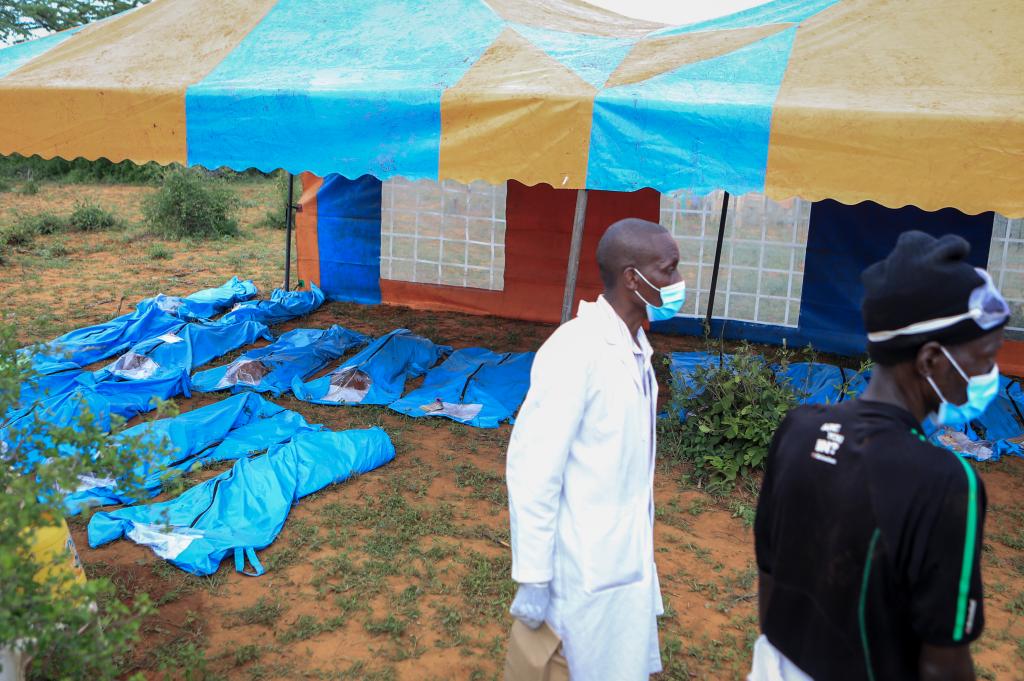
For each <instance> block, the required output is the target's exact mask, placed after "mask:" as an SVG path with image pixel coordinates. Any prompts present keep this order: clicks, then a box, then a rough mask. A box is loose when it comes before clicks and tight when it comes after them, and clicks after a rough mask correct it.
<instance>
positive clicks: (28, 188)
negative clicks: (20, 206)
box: [5, 177, 39, 196]
mask: <svg viewBox="0 0 1024 681" xmlns="http://www.w3.org/2000/svg"><path fill="white" fill-rule="evenodd" d="M5 191H6V190H5ZM18 193H19V194H21V195H23V196H35V195H36V194H38V193H39V183H38V182H36V181H35V180H34V179H32V178H31V177H30V178H28V179H27V180H25V181H24V182H23V183H22V185H21V188H19V189H18Z"/></svg>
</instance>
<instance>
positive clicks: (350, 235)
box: [316, 175, 381, 304]
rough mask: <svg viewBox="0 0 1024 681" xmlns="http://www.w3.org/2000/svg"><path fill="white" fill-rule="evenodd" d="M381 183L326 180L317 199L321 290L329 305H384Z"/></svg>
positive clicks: (367, 178) (371, 179)
mask: <svg viewBox="0 0 1024 681" xmlns="http://www.w3.org/2000/svg"><path fill="white" fill-rule="evenodd" d="M380 197H381V182H380V180H378V179H377V178H376V177H372V176H370V175H364V176H363V177H360V178H358V179H356V180H349V179H347V178H344V177H342V176H341V175H328V176H327V177H325V178H324V182H323V185H322V186H321V187H320V190H319V191H318V192H317V195H316V214H317V244H318V252H319V254H320V288H322V289H323V290H324V293H325V294H326V295H327V298H328V299H329V300H344V301H349V302H355V303H370V304H376V303H379V302H380Z"/></svg>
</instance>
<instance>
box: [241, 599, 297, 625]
mask: <svg viewBox="0 0 1024 681" xmlns="http://www.w3.org/2000/svg"><path fill="white" fill-rule="evenodd" d="M287 610H288V606H286V605H284V604H282V603H281V602H280V601H277V600H271V599H269V598H267V597H266V596H261V597H260V598H259V600H257V601H256V602H255V603H253V604H252V605H250V606H249V607H247V608H241V609H239V610H234V611H232V612H231V613H230V615H231V616H232V617H235V618H237V619H238V621H239V623H240V624H250V625H252V624H259V625H261V626H264V627H273V626H274V625H275V624H277V621H278V620H279V619H281V616H282V615H283V614H284V613H285V612H286V611H287ZM228 626H232V625H231V624H230V623H229V624H228ZM234 626H237V625H234Z"/></svg>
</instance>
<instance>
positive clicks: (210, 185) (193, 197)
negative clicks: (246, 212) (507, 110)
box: [142, 168, 238, 239]
mask: <svg viewBox="0 0 1024 681" xmlns="http://www.w3.org/2000/svg"><path fill="white" fill-rule="evenodd" d="M142 211H143V214H144V215H145V216H146V221H147V223H148V224H149V227H150V229H151V230H153V231H154V232H155V233H157V234H159V235H160V236H163V237H166V238H171V239H183V238H186V237H194V238H201V239H209V238H216V237H222V236H234V235H235V234H238V221H237V219H236V215H237V213H238V198H237V197H236V196H235V195H234V193H233V192H232V191H231V189H229V188H228V187H227V186H226V184H225V182H224V180H221V179H219V178H214V177H210V176H208V175H207V174H206V173H204V172H203V171H201V170H189V169H184V168H182V169H175V170H171V171H168V172H167V173H166V174H165V175H164V182H163V186H162V187H160V189H159V190H157V191H156V192H154V193H153V194H150V195H149V196H147V197H146V199H145V201H144V202H143V207H142Z"/></svg>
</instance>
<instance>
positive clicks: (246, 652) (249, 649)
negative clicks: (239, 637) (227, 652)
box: [232, 643, 263, 667]
mask: <svg viewBox="0 0 1024 681" xmlns="http://www.w3.org/2000/svg"><path fill="white" fill-rule="evenodd" d="M261 655H263V651H262V650H260V647H259V646H258V645H254V644H252V643H250V644H248V645H244V646H239V647H238V648H236V649H235V654H234V655H233V656H232V657H233V659H234V662H235V666H236V667H241V666H242V665H244V664H249V663H250V662H255V661H256V660H258V659H260V656H261Z"/></svg>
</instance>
